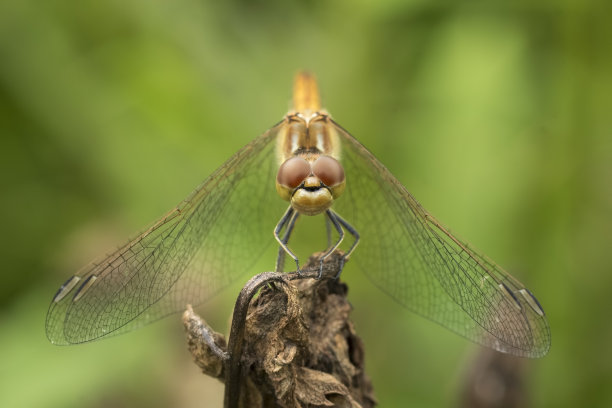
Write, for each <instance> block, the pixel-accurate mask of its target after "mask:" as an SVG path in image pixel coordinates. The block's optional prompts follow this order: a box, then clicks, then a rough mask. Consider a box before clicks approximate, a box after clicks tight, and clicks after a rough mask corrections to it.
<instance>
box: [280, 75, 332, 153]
mask: <svg viewBox="0 0 612 408" xmlns="http://www.w3.org/2000/svg"><path fill="white" fill-rule="evenodd" d="M276 153H277V158H278V162H279V165H280V164H282V163H283V162H285V160H287V159H289V158H291V157H293V156H296V155H300V156H302V157H304V159H306V160H308V161H314V160H316V159H317V157H319V155H321V154H324V155H327V156H331V157H333V158H335V159H336V160H340V143H339V140H338V135H337V133H336V131H335V130H334V128H333V126H331V124H330V121H329V115H328V114H327V112H325V111H323V110H322V109H321V102H320V99H319V88H318V86H317V80H316V79H315V77H314V76H313V75H311V74H309V73H307V72H300V73H298V74H297V76H296V77H295V82H294V86H293V110H291V111H290V112H289V113H288V114H287V116H286V117H285V123H284V125H283V126H282V128H281V129H280V130H279V132H278V137H277V144H276Z"/></svg>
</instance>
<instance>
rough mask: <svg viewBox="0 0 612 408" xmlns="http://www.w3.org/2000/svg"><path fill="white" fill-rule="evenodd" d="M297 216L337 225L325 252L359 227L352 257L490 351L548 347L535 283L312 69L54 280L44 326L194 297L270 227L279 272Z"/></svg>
mask: <svg viewBox="0 0 612 408" xmlns="http://www.w3.org/2000/svg"><path fill="white" fill-rule="evenodd" d="M261 180H270V182H269V184H267V185H265V183H264V184H262V182H261ZM274 180H275V181H274ZM275 190H276V191H275ZM279 195H280V197H281V198H283V199H284V200H286V201H289V203H290V206H289V208H288V209H287V210H286V211H285V213H284V215H283V216H282V218H281V220H280V221H279V222H278V224H277V225H276V228H275V230H274V235H272V234H270V229H271V227H272V226H273V225H274V223H275V222H277V221H278V217H279V215H280V214H282V211H283V206H282V200H279V198H278V196H279ZM336 211H337V212H336ZM300 214H304V215H317V214H323V215H324V216H325V217H326V218H327V220H328V223H329V225H331V226H333V227H334V228H335V229H336V231H337V232H338V236H339V239H338V240H337V241H336V242H335V243H332V242H330V239H329V237H328V248H327V252H326V256H328V255H330V254H331V253H333V252H334V251H335V250H336V249H337V248H338V246H339V245H340V242H341V241H342V238H343V237H344V234H345V231H346V232H348V234H350V235H351V236H352V237H353V243H352V245H351V246H350V248H349V249H348V250H347V251H346V252H345V259H346V258H348V256H350V255H351V254H352V253H353V250H355V247H356V245H357V243H358V242H360V236H361V237H363V243H361V244H360V246H359V249H358V250H356V251H354V252H355V253H354V255H353V256H352V258H351V259H352V262H351V264H354V265H355V266H356V267H357V268H359V269H361V270H362V272H364V273H365V274H366V276H367V277H368V278H369V279H370V281H371V282H372V283H373V285H374V286H376V287H378V288H380V289H381V290H383V291H384V292H385V293H387V294H388V295H389V296H391V297H392V298H393V299H394V300H395V301H397V303H399V304H400V305H402V306H403V307H405V308H407V309H409V310H411V311H413V312H416V313H418V314H421V315H422V316H424V317H426V318H428V319H430V320H433V321H435V322H437V323H439V324H441V325H442V326H444V327H446V328H448V329H450V330H452V331H454V332H456V333H458V334H460V335H462V336H464V337H467V338H468V339H470V340H472V341H475V342H477V343H480V344H482V345H485V346H488V347H491V348H493V349H496V350H498V351H502V352H506V353H511V354H514V355H517V356H523V357H540V356H543V355H545V354H546V353H547V352H548V349H549V347H550V329H549V326H548V322H547V320H546V316H545V314H544V310H543V308H542V307H541V305H540V303H539V302H538V300H537V299H536V297H535V296H534V295H533V294H532V292H531V291H529V290H528V289H527V288H526V287H525V286H524V285H523V284H522V283H520V282H519V281H518V280H517V279H516V278H514V277H513V276H512V275H510V274H508V273H507V272H506V271H504V270H503V269H502V268H500V267H499V266H497V265H496V264H495V263H494V262H492V261H491V260H489V259H488V258H487V257H485V256H483V255H481V254H479V253H478V251H476V250H475V249H473V248H472V247H470V246H469V245H468V244H466V243H465V242H463V241H461V240H460V239H458V238H456V237H455V236H454V235H453V234H451V233H450V232H449V231H448V230H447V229H446V228H444V227H443V226H442V224H441V223H440V222H438V221H437V220H436V219H435V218H434V217H433V216H432V215H431V214H429V213H428V212H427V211H426V210H425V209H424V208H423V207H422V206H421V205H420V204H419V203H418V202H417V201H416V199H415V198H414V197H413V196H412V195H411V194H410V193H409V192H408V191H407V190H406V188H405V187H404V186H403V185H402V184H401V183H400V182H399V181H398V180H397V179H396V178H395V177H394V176H393V175H392V174H391V173H390V172H389V171H388V170H387V169H386V168H385V166H384V165H383V164H382V163H381V162H380V161H379V160H378V159H377V158H376V157H374V155H373V154H372V153H370V152H369V151H368V150H367V149H366V148H365V147H364V146H363V145H361V144H360V143H359V142H358V141H357V140H355V138H353V137H352V136H351V135H350V134H349V133H348V132H347V131H345V130H344V129H343V128H342V127H340V126H339V125H338V124H337V123H336V122H334V121H333V120H332V119H331V117H330V116H329V115H328V114H327V113H326V112H325V111H323V110H322V109H321V107H320V104H319V96H318V92H317V89H316V83H315V81H314V78H312V77H311V76H309V75H305V74H301V75H299V76H298V78H297V80H296V85H295V89H294V110H293V111H292V112H290V113H289V114H288V115H287V116H286V117H285V118H284V119H283V120H282V121H281V122H279V123H278V124H277V125H275V126H274V127H272V128H271V129H270V130H268V131H267V132H265V133H264V134H263V135H261V136H259V137H258V138H256V139H255V140H253V141H252V142H251V143H249V144H248V145H247V146H245V147H244V148H242V149H241V150H239V151H238V152H237V153H236V154H234V156H232V157H231V158H230V159H229V160H228V161H227V162H226V163H225V164H223V165H222V166H221V167H220V168H219V169H217V170H216V171H215V172H214V173H213V174H212V175H211V176H210V177H208V178H207V179H206V180H205V181H204V182H203V183H202V184H201V185H200V186H199V187H198V188H197V189H196V190H195V191H194V192H193V193H192V194H191V195H190V196H189V197H187V198H186V199H185V200H184V201H183V202H181V203H180V204H179V205H178V206H177V207H176V208H174V209H172V210H171V211H169V212H168V213H167V214H166V215H165V216H163V217H162V218H161V219H160V220H158V221H157V222H155V223H154V224H152V225H151V226H150V227H149V228H147V229H146V230H145V231H144V232H143V233H141V234H140V235H138V236H137V237H135V238H134V239H132V240H131V241H130V242H128V243H127V244H125V245H123V246H121V247H119V248H118V249H117V250H115V251H113V252H112V253H110V254H108V255H106V256H105V257H103V258H102V259H101V260H100V261H97V262H93V263H91V264H90V265H87V266H86V267H85V268H83V269H82V270H81V271H80V272H78V273H77V274H75V275H74V276H72V277H71V278H69V279H68V280H67V281H66V282H65V283H64V285H62V286H61V287H60V289H59V290H58V291H57V293H56V294H55V296H54V297H53V299H52V301H51V305H50V307H49V312H48V314H47V320H46V329H47V336H48V338H49V339H50V340H51V341H52V342H53V343H56V344H74V343H82V342H86V341H91V340H95V339H99V338H103V337H106V336H109V335H114V334H119V333H123V332H126V331H129V330H132V329H135V328H137V327H140V326H142V325H144V324H147V323H150V322H152V321H155V320H157V319H159V318H161V317H164V316H166V315H169V314H171V313H174V312H178V311H182V310H183V309H184V307H185V305H186V304H188V303H190V304H194V305H197V304H201V303H202V302H204V301H206V300H208V299H210V298H211V297H212V296H214V295H215V294H217V293H218V292H219V291H221V290H222V289H223V288H225V287H227V286H228V285H230V284H231V283H233V282H235V281H236V280H238V279H240V278H241V277H242V276H243V275H244V274H246V272H247V271H249V270H252V267H253V265H254V261H255V260H256V259H257V258H258V257H259V256H260V255H261V254H262V253H263V252H264V250H265V249H266V248H267V247H268V246H269V245H270V244H272V243H273V242H274V238H276V240H277V242H278V243H279V245H280V248H279V254H278V258H277V266H276V268H277V270H282V266H283V265H284V263H283V262H282V260H283V259H284V256H285V254H288V255H289V256H291V257H292V258H293V259H294V260H295V262H296V268H298V270H299V262H298V258H297V257H296V256H295V254H293V252H292V251H291V249H290V248H289V246H288V242H289V238H290V236H291V232H292V230H293V227H294V225H295V221H296V219H297V218H298V216H299V215H300ZM338 214H342V216H343V217H346V220H345V219H344V218H342V217H340V215H338ZM349 222H350V224H349ZM357 231H359V233H358V232H357ZM356 304H357V302H356ZM357 307H358V306H357Z"/></svg>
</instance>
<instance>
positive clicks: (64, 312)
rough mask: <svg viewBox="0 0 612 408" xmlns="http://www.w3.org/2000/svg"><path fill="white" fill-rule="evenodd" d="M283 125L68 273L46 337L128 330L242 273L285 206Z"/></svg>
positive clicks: (80, 338)
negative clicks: (98, 257) (278, 150)
mask: <svg viewBox="0 0 612 408" xmlns="http://www.w3.org/2000/svg"><path fill="white" fill-rule="evenodd" d="M281 126H283V124H282V122H281V123H280V124H278V125H277V126H275V127H273V128H272V129H270V130H269V131H267V132H266V133H265V134H263V135H262V136H260V137H258V138H257V139H255V140H254V141H253V142H251V143H250V144H248V145H247V146H245V147H244V148H242V149H241V150H240V151H238V152H237V153H236V154H235V155H234V156H232V157H231V158H230V159H229V160H228V161H227V162H226V163H225V164H223V165H222V166H221V167H220V168H219V169H217V170H216V171H215V172H214V173H213V174H212V175H211V176H210V177H209V178H208V179H207V180H205V181H204V182H203V183H202V184H201V185H200V186H199V187H198V188H197V189H196V190H195V191H194V192H193V193H192V194H191V195H190V196H189V197H188V198H187V199H185V200H184V201H183V202H182V203H181V204H180V205H179V206H178V207H176V208H175V209H173V210H172V211H170V212H169V213H168V214H167V215H165V216H164V217H163V218H162V219H160V220H159V221H157V222H156V223H155V224H153V225H152V226H151V227H150V228H148V229H147V230H146V231H145V232H144V233H142V234H141V235H139V236H138V237H137V238H135V239H134V240H132V241H131V242H129V243H127V244H126V245H124V246H123V247H121V248H119V249H118V250H117V251H115V252H114V253H112V254H110V255H108V256H107V257H106V258H105V259H104V260H103V261H101V262H99V263H92V264H90V265H89V266H87V267H86V268H84V269H83V270H82V271H81V272H80V273H78V274H77V275H75V276H73V277H72V278H71V279H70V280H68V281H67V282H66V283H65V284H64V285H63V286H62V288H60V290H59V291H58V292H57V294H56V295H55V297H54V299H53V301H52V302H51V306H50V307H49V311H48V313H47V320H46V329H47V336H48V337H49V339H50V340H51V342H53V343H56V344H72V343H81V342H86V341H90V340H94V339H98V338H100V337H103V336H107V335H110V334H118V333H121V332H125V331H128V330H132V329H134V328H136V327H138V326H142V325H144V324H146V323H149V322H151V321H154V320H157V319H159V318H161V317H163V316H166V315H168V314H171V313H174V312H176V311H180V310H182V309H183V308H184V307H185V305H186V304H187V303H192V304H199V303H201V302H203V301H205V300H207V299H209V298H210V297H211V296H212V295H214V294H216V293H217V292H219V291H220V290H221V289H223V288H224V287H226V286H228V285H229V284H230V283H232V282H233V281H235V280H236V279H237V278H238V277H239V276H241V275H242V274H244V273H245V272H247V270H248V269H249V268H250V267H251V266H252V265H253V263H254V259H257V258H258V256H259V255H261V253H262V252H263V250H264V249H265V248H266V247H267V246H268V245H269V244H271V243H272V242H273V241H274V237H273V234H272V230H273V228H274V225H276V222H277V221H278V218H279V217H280V215H282V214H283V211H284V209H285V207H286V204H285V203H284V202H283V201H282V200H280V199H279V198H278V194H277V193H276V190H275V187H274V180H275V175H276V171H277V168H278V165H277V163H276V154H275V150H274V149H275V143H274V142H275V138H276V135H277V133H278V130H279V129H280V127H281Z"/></svg>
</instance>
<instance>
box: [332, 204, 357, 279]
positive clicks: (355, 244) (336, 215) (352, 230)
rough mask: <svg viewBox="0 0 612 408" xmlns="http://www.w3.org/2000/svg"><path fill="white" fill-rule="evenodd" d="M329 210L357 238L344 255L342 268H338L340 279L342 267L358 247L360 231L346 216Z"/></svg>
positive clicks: (337, 276)
mask: <svg viewBox="0 0 612 408" xmlns="http://www.w3.org/2000/svg"><path fill="white" fill-rule="evenodd" d="M328 211H329V212H330V213H331V214H332V215H333V216H334V218H335V219H336V221H337V222H339V223H340V225H342V226H343V227H344V228H345V229H346V230H347V231H348V233H349V234H351V235H352V236H353V238H355V241H353V244H352V245H351V247H350V248H349V250H348V251H347V252H346V253H345V254H344V256H343V257H342V265H340V268H339V270H338V274H337V275H336V279H338V278H339V277H340V274H341V273H342V268H343V267H344V262H345V261H346V260H347V259H348V258H349V256H351V254H352V253H353V251H354V250H355V247H357V244H358V243H359V233H358V232H357V230H356V229H355V228H354V227H353V226H352V225H351V224H349V223H348V222H347V221H346V220H345V219H344V218H342V217H341V216H339V215H338V214H337V213H335V212H333V211H331V210H328Z"/></svg>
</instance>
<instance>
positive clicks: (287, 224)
mask: <svg viewBox="0 0 612 408" xmlns="http://www.w3.org/2000/svg"><path fill="white" fill-rule="evenodd" d="M299 215H300V214H299V213H298V212H297V211H295V210H294V209H293V208H292V207H291V206H289V208H288V209H287V211H285V214H283V216H282V218H281V219H280V221H279V222H278V224H276V228H274V237H275V238H276V240H277V241H278V243H279V244H280V246H279V248H278V257H277V258H276V272H282V269H283V265H284V263H285V254H289V256H290V257H291V258H293V260H294V261H295V266H296V268H297V269H296V271H297V272H298V273H299V272H300V261H299V260H298V257H297V256H296V255H295V254H294V253H293V251H292V250H291V249H290V248H289V246H287V243H288V242H289V238H290V237H291V233H292V232H293V227H295V222H296V220H297V218H298V216H299ZM283 228H285V233H284V235H283V237H282V238H281V236H280V234H281V231H282V230H283Z"/></svg>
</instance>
